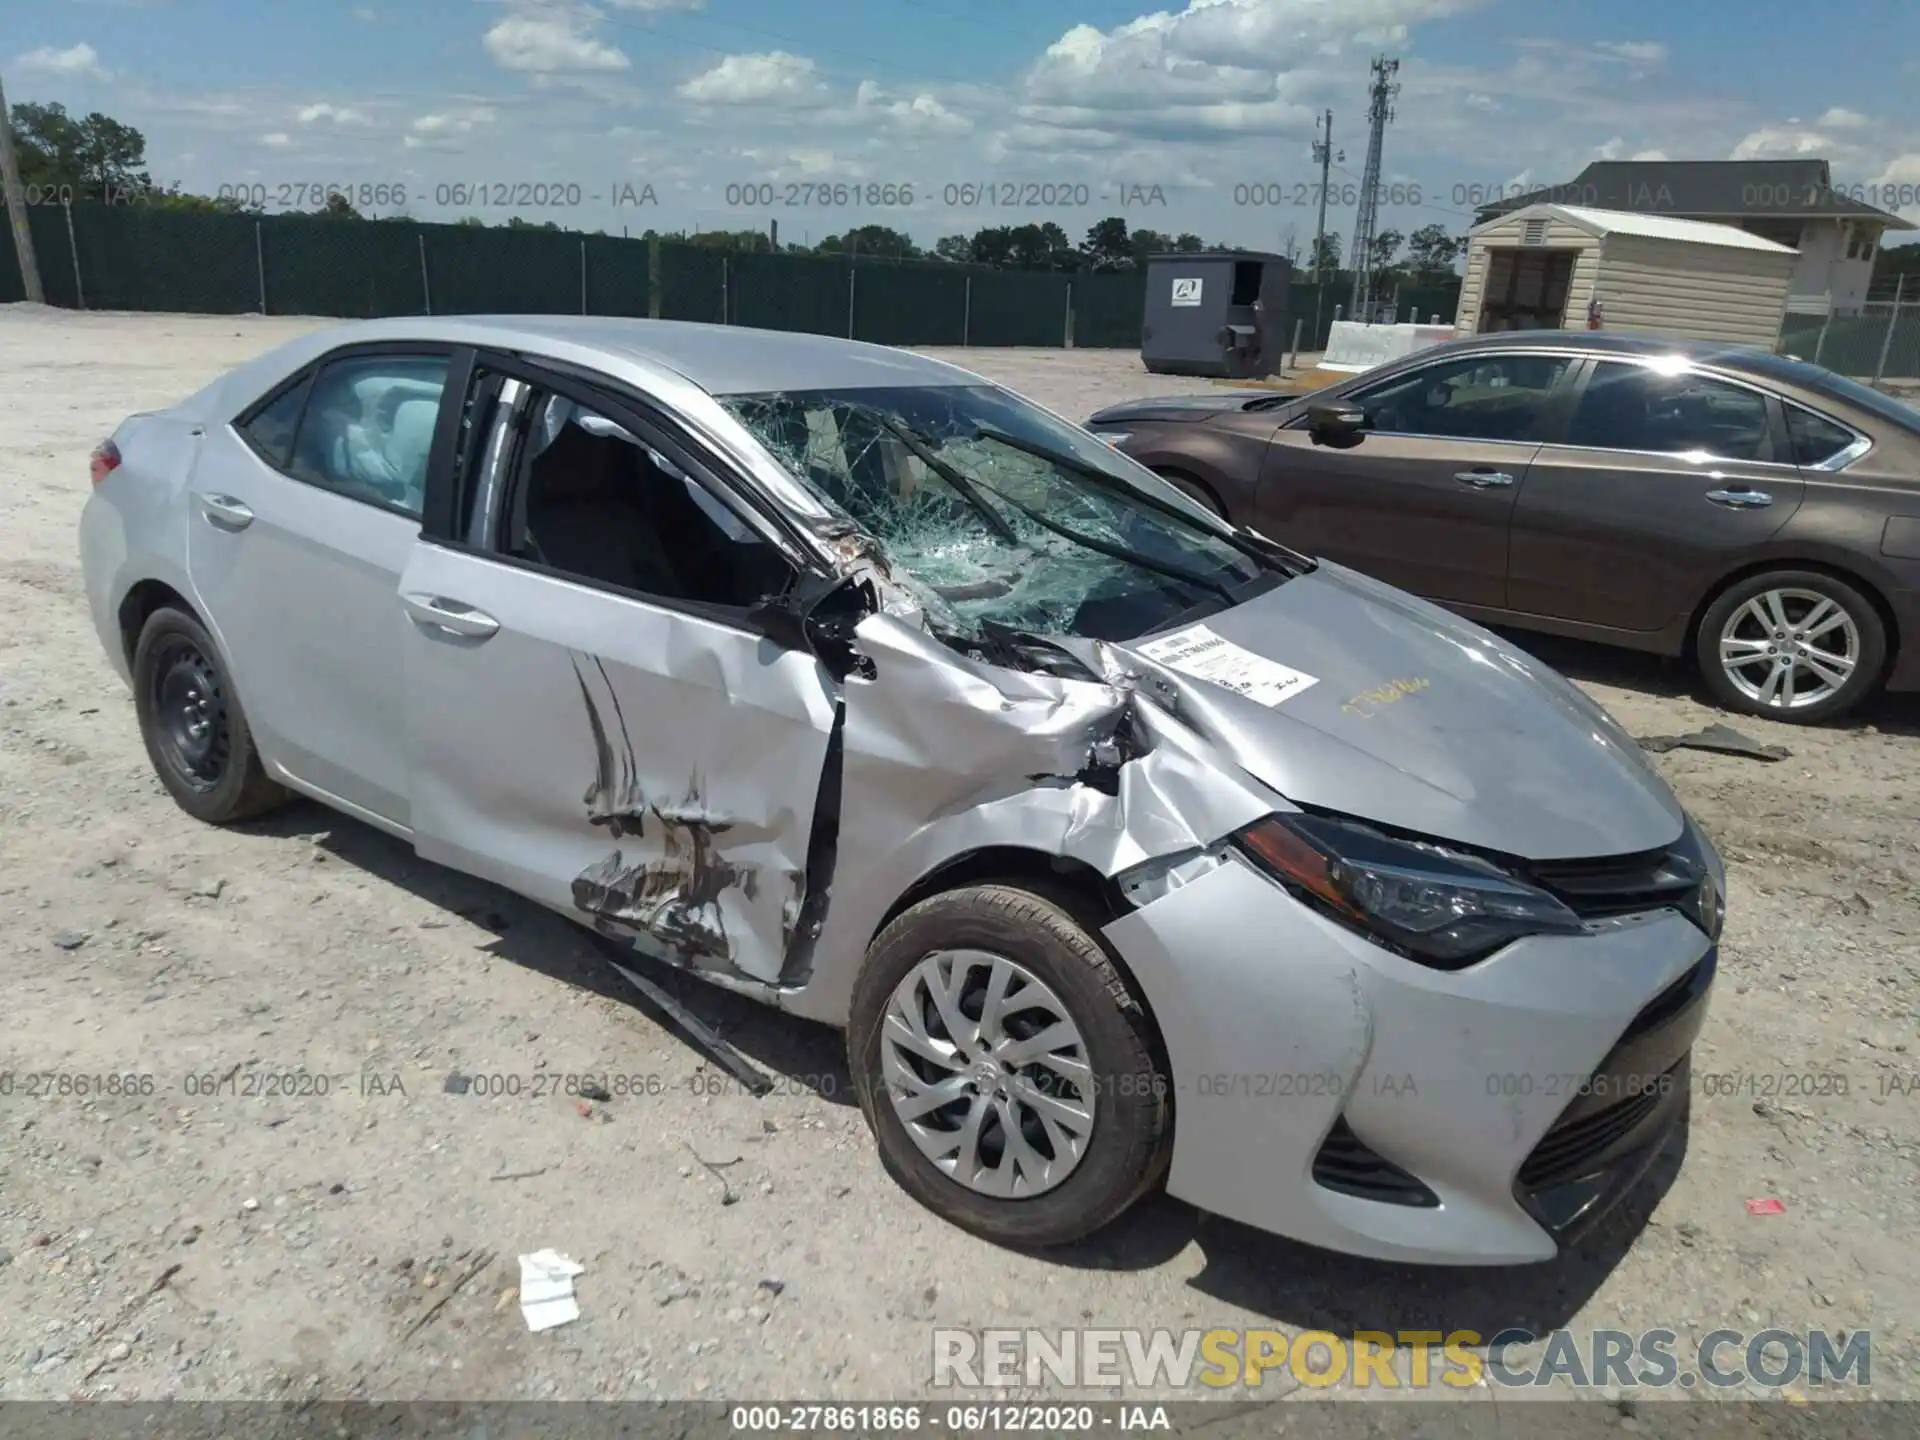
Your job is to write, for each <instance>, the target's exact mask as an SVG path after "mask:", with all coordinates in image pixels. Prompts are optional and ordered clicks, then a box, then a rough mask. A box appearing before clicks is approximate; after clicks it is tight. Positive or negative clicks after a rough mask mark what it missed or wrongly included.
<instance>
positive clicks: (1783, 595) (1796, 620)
mask: <svg viewBox="0 0 1920 1440" xmlns="http://www.w3.org/2000/svg"><path fill="white" fill-rule="evenodd" d="M1776 607H1778V608H1776ZM1816 612H1817V613H1816ZM1842 616H1844V619H1841V618H1839V617H1842ZM1807 619H1813V620H1814V622H1815V625H1816V627H1817V629H1818V630H1819V631H1820V632H1822V633H1820V634H1817V635H1809V634H1808V632H1806V631H1803V630H1796V628H1795V626H1796V625H1797V624H1800V623H1802V622H1804V621H1805V620H1807ZM1782 620H1784V622H1785V623H1784V624H1779V623H1778V622H1780V621H1782ZM1796 637H1803V638H1796ZM1723 643H1724V644H1726V645H1727V646H1729V647H1737V649H1736V650H1734V652H1733V653H1734V656H1735V658H1736V659H1738V658H1739V657H1740V656H1743V655H1744V656H1749V657H1751V658H1749V659H1748V661H1747V663H1745V664H1730V663H1727V662H1725V661H1723V659H1722V648H1723ZM1765 646H1775V647H1776V648H1775V649H1774V650H1768V649H1765V648H1763V647H1765ZM1784 646H1797V647H1800V648H1799V650H1798V652H1797V653H1796V652H1792V651H1789V652H1786V655H1787V657H1788V658H1793V659H1796V660H1797V661H1798V663H1796V664H1793V665H1791V666H1782V665H1781V664H1780V663H1779V661H1780V658H1781V656H1782V651H1781V649H1780V648H1778V647H1784ZM1809 650H1810V651H1812V652H1813V653H1814V654H1816V655H1817V656H1819V657H1820V658H1822V659H1823V660H1824V661H1825V662H1826V663H1824V664H1823V665H1822V666H1821V668H1820V669H1818V670H1816V669H1814V668H1813V667H1812V666H1811V665H1809V664H1807V663H1806V661H1805V660H1804V659H1802V658H1800V657H1801V656H1803V655H1805V654H1806V653H1808V651H1809ZM1769 657H1773V658H1769ZM1837 658H1846V659H1847V660H1848V661H1849V662H1850V663H1849V665H1848V666H1847V668H1846V669H1845V670H1844V671H1842V670H1841V669H1840V668H1839V666H1837V665H1836V664H1835V663H1834V662H1835V660H1836V659H1837ZM1694 659H1695V661H1696V662H1697V663H1698V665H1699V667H1700V675H1701V679H1702V681H1703V682H1704V683H1705V685H1706V688H1707V691H1708V693H1709V694H1710V695H1711V696H1712V697H1713V700H1714V702H1715V703H1716V704H1718V705H1720V706H1721V707H1722V708H1724V709H1727V710H1733V711H1737V712H1738V713H1740V714H1742V715H1758V716H1762V717H1764V718H1766V719H1768V720H1780V721H1784V722H1785V723H1787V724H1789V725H1819V724H1823V723H1825V722H1826V721H1829V720H1835V719H1838V718H1839V717H1840V716H1842V715H1844V714H1846V713H1847V712H1848V711H1849V710H1851V709H1853V708H1854V707H1855V706H1856V705H1858V704H1859V703H1860V702H1861V701H1862V700H1864V699H1866V698H1867V697H1868V696H1869V695H1871V694H1872V693H1873V692H1874V691H1875V690H1876V689H1878V688H1879V685H1880V677H1881V672H1882V671H1883V670H1885V668H1886V662H1887V627H1886V623H1885V622H1884V621H1883V620H1882V619H1881V618H1880V612H1879V610H1878V609H1877V608H1876V607H1875V606H1874V604H1873V602H1872V601H1871V600H1869V599H1868V598H1867V597H1866V596H1865V595H1863V594H1861V592H1860V591H1859V590H1858V589H1857V588H1855V587H1854V586H1852V585H1850V584H1848V583H1847V582H1846V581H1844V580H1841V579H1838V578H1836V577H1835V576H1832V575H1828V574H1825V573H1824V572H1822V571H1818V570H1768V571H1765V572H1763V573H1761V574H1759V575H1749V576H1748V577H1747V578H1746V579H1744V580H1741V581H1739V582H1738V583H1736V584H1733V585H1730V586H1728V587H1727V589H1726V590H1725V591H1724V592H1723V593H1722V594H1721V595H1719V596H1718V597H1717V598H1716V599H1715V600H1714V602H1713V603H1712V604H1711V605H1709V606H1708V607H1707V610H1706V613H1705V614H1704V615H1702V616H1701V617H1700V629H1699V632H1698V634H1697V635H1696V636H1695V637H1694ZM1776 675H1778V676H1779V677H1781V678H1780V679H1779V680H1775V679H1774V677H1775V676H1776ZM1789 675H1790V676H1791V677H1792V683H1793V684H1794V685H1795V687H1796V690H1797V694H1798V696H1799V697H1801V698H1797V699H1796V700H1795V702H1794V703H1793V704H1791V705H1788V704H1786V703H1785V702H1784V696H1785V694H1786V690H1785V685H1784V683H1783V682H1784V680H1785V677H1787V676H1789ZM1836 681H1838V682H1839V683H1835V682H1836ZM1769 682H1772V683H1771V687H1770V685H1769ZM1810 685H1811V686H1814V687H1816V688H1815V689H1814V690H1813V691H1812V692H1811V696H1812V698H1810V699H1809V698H1806V697H1808V696H1809V694H1810V691H1809V686H1810ZM1770 689H1771V693H1770ZM1755 692H1757V693H1755Z"/></svg>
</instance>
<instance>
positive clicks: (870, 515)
mask: <svg viewBox="0 0 1920 1440" xmlns="http://www.w3.org/2000/svg"><path fill="white" fill-rule="evenodd" d="M93 481H94V490H93V494H92V497H91V499H90V501H89V503H88V505H87V507H86V511H85V515H84V519H83V521H82V526H81V550H82V556H83V560H84V565H85V571H86V580H87V590H88V595H89V598H90V602H91V606H92V610H93V615H94V618H95V621H96V624H97V626H98V628H99V632H100V636H101V639H102V641H103V643H104V644H105V646H106V650H107V654H108V656H109V657H110V658H111V660H112V662H113V664H114V665H115V667H116V668H117V669H118V670H119V671H120V672H121V674H122V675H123V676H124V677H125V678H126V679H127V681H128V682H129V684H130V685H131V687H132V690H133V694H134V697H135V700H136V703H137V709H138V714H139V720H140V725H141V729H142V733H143V735H144V737H145V741H146V745H147V749H148V753H149V754H150V756H151V758H152V761H153V765H154V768H155V770H156V771H157V772H158V774H159V776H160V778H161V780H162V781H163V782H164V783H165V785H166V787H167V788H168V790H169V791H171V792H172V794H173V795H174V797H175V798H176V799H177V800H178V802H179V804H180V805H181V807H182V808H183V809H185V810H186V811H187V812H188V813H189V814H191V815H193V816H195V817H197V818H199V819H201V820H204V821H207V822H210V823H215V824H222V823H228V822H233V821H238V820H242V819H245V818H247V817H249V816H254V815H258V814H260V813H262V812H263V811H265V810H267V809H269V808H271V807H273V806H274V805H276V804H279V803H281V802H282V801H284V800H285V799H287V798H288V797H289V796H290V795H293V794H299V795H304V796H309V797H311V798H313V799H316V800H319V801H321V802H323V803H324V804H327V805H329V806H332V807H334V808H335V809H337V810H340V811H343V812H345V813H346V814H348V815H352V816H356V817H358V818H359V819H361V820H363V821H365V822H366V823H368V824H370V825H374V826H377V827H379V828H380V829H382V830H385V831H388V832H390V833H392V834H393V835H396V836H400V837H403V838H405V839H406V840H407V841H409V842H410V843H411V844H412V845H413V846H415V847H416V848H417V850H418V851H419V853H420V854H421V855H423V856H426V857H427V858H429V859H432V860H435V861H439V862H441V863H444V864H446V865H450V866H453V867H456V868H458V869H461V870H464V871H468V872H471V873H473V874H475V875H479V876H484V877H486V878H488V879H491V880H494V881H497V882H499V883H500V884H503V885H505V886H507V887H509V888H511V889H513V890H515V891H517V892H519V893H521V894H523V895H526V896H529V897H531V898H532V899H534V900H536V901H538V902H540V903H542V904H544V905H547V906H550V907H552V908H553V909H554V910H557V911H559V912H560V913H561V914H563V915H566V916H569V917H571V918H573V919H575V920H577V921H579V922H580V923H582V924H584V925H587V926H590V927H592V928H593V929H594V930H596V931H598V932H599V933H600V934H601V935H602V936H605V937H610V938H612V939H615V940H617V941H618V942H620V944H621V945H623V946H631V947H632V949H634V950H636V951H639V952H642V953H644V954H646V955H648V956H651V957H653V958H654V959H655V960H658V961H663V962H666V963H668V964H671V965H675V966H680V967H684V968H686V969H688V970H691V971H693V972H695V973H697V974H699V975H701V976H703V977H705V978H706V979H708V980H710V981H712V982H713V983H714V984H716V985H722V986H725V987H727V988H729V989H732V990H735V991H739V992H742V993H745V994H748V995H752V996H755V997H757V998H759V999H761V1000H764V1001H766V1002H768V1003H769V1004H772V1005H775V1006H778V1007H780V1008H782V1009H785V1010H789V1011H792V1012H794V1013H795V1014H798V1015H804V1016H809V1017H812V1018H814V1019H817V1020H822V1021H826V1022H829V1023H831V1024H834V1025H836V1026H840V1027H843V1028H844V1029H845V1031H846V1033H847V1037H848V1058H849V1065H850V1067H851V1072H852V1075H853V1078H854V1083H855V1086H856V1088H857V1090H858V1092H859V1097H860V1101H861V1105H862V1108H863V1110H864V1112H865V1114H866V1117H867V1119H868V1121H869V1123H870V1125H871V1126H872V1128H873V1131H874V1134H875V1136H876V1138H877V1142H878V1146H879V1150H880V1155H881V1158H882V1160H883V1161H884V1163H885V1165H886V1167H887V1169H888V1170H889V1172H890V1173H891V1174H892V1175H893V1176H894V1177H895V1178H896V1179H897V1180H898V1181H899V1183H900V1184H901V1185H903V1186H904V1187H905V1188H906V1189H907V1190H908V1191H909V1192H911V1193H912V1194H913V1195H914V1196H915V1197H917V1198H918V1199H919V1200H921V1201H922V1202H923V1203H925V1204H926V1205H928V1206H929V1207H930V1208H932V1209H933V1210H935V1211H936V1212H938V1213H939V1214H941V1215H943V1216H945V1217H948V1218H949V1219H951V1220H952V1221H954V1222H956V1223H958V1224H960V1225H962V1226H965V1227H966V1228H968V1229H970V1230H972V1231H974V1232H976V1233H978V1234H981V1235H984V1236H988V1237H991V1238H993V1239H995V1240H999V1241H1002V1242H1006V1243H1012V1244H1021V1245H1045V1244H1058V1243H1062V1242H1067V1241H1071V1240H1074V1239H1076V1238H1078V1237H1081V1236H1084V1235H1086V1234H1089V1233H1090V1232H1092V1231H1095V1230H1097V1229H1099V1228H1100V1227H1102V1226H1104V1225H1106V1224H1107V1223H1108V1222H1110V1221H1112V1220H1113V1219H1115V1218H1116V1217H1117V1216H1119V1215H1120V1214H1121V1213H1122V1212H1123V1211H1125V1210H1126V1209H1127V1208H1128V1207H1129V1206H1130V1205H1131V1204H1132V1203H1133V1202H1134V1201H1135V1200H1137V1199H1138V1198H1139V1197H1141V1196H1142V1195H1143V1194H1145V1193H1147V1192H1149V1191H1150V1190H1153V1189H1155V1188H1157V1187H1159V1186H1162V1185H1164V1186H1165V1188H1166V1189H1167V1190H1169V1191H1170V1192H1171V1193H1172V1194H1174V1195H1175V1196H1178V1197H1181V1198H1183V1199H1185V1200H1187V1201H1190V1202H1192V1203H1193V1204H1194V1205H1196V1206H1199V1207H1202V1208H1203V1209H1206V1210H1209V1211H1212V1212H1216V1213H1218V1214H1221V1215H1226V1216H1230V1217H1233V1218H1235V1219H1237V1220H1241V1221H1244V1222H1246V1223H1249V1224H1252V1225H1255V1226H1259V1227H1262V1228H1265V1229H1267V1230H1271V1231H1275V1232H1278V1233H1281V1234H1284V1235H1288V1236H1291V1237H1294V1238H1296V1239H1299V1240H1302V1241H1306V1242H1310V1243H1313V1244H1316V1245H1322V1246H1327V1247H1331V1248H1333V1249H1337V1250H1343V1251H1349V1252H1355V1253H1359V1254H1364V1255H1369V1256H1376V1257H1382V1258H1390V1259H1400V1260H1411V1261H1429V1262H1443V1263H1501V1262H1524V1261H1536V1260H1544V1259H1547V1258H1550V1257H1552V1256H1554V1255H1555V1254H1556V1253H1558V1252H1559V1251H1560V1249H1561V1247H1563V1246H1564V1245H1566V1244H1568V1243H1571V1242H1572V1240H1573V1239H1575V1238H1576V1237H1577V1236H1578V1234H1579V1233H1580V1232H1581V1231H1582V1229H1583V1228H1584V1227H1586V1226H1589V1225H1591V1224H1592V1223H1593V1222H1594V1221H1595V1220H1596V1219H1597V1218H1598V1217H1599V1216H1600V1215H1602V1214H1604V1213H1606V1212H1607V1211H1608V1210H1609V1208H1610V1207H1612V1205H1613V1204H1614V1202H1615V1201H1617V1200H1618V1199H1619V1198H1620V1197H1621V1196H1622V1195H1623V1194H1624V1193H1625V1192H1626V1191H1627V1190H1628V1189H1629V1188H1630V1187H1632V1186H1633V1185H1634V1184H1635V1183H1636V1182H1637V1181H1638V1180H1639V1179H1640V1177H1641V1176H1642V1175H1643V1174H1644V1173H1645V1172H1646V1170H1647V1169H1648V1167H1649V1165H1650V1164H1651V1162H1652V1160H1653V1158H1654V1157H1655V1155H1656V1153H1657V1152H1658V1151H1659V1150H1660V1149H1661V1148H1662V1147H1663V1146H1664V1145H1665V1144H1667V1142H1668V1141H1669V1140H1671V1139H1673V1138H1674V1137H1675V1134H1676V1131H1677V1130H1678V1128H1679V1126H1680V1122H1681V1120H1682V1118H1683V1116H1684V1113H1685V1108H1686V1099H1687V1094H1688V1090H1689V1081H1688V1057H1689V1052H1690V1050H1691V1046H1692V1043H1693V1040H1694V1037H1695V1035H1696V1033H1697V1032H1698V1030H1699V1027H1700V1025H1701V1023H1702V1020H1703V1018H1704V1014H1705V1009H1706V997H1707V992H1708V989H1709V987H1710V985H1711V983H1712V980H1713V976H1714V970H1715V961H1716V954H1717V949H1716V944H1717V939H1718V936H1719V933H1720V926H1721V918H1722V909H1723V907H1722V901H1721V895H1722V893H1723V885H1724V874H1723V870H1722V866H1721V862H1720V859H1719V857H1718V856H1717V855H1716V854H1715V852H1714V850H1713V848H1712V846H1711V845H1710V844H1709V843H1708V842H1707V840H1706V839H1705V837H1704V836H1703V835H1702V834H1701V833H1700V831H1699V830H1698V829H1697V828H1696V827H1695V826H1694V824H1693V823H1692V822H1691V821H1689V819H1688V818H1687V817H1686V815H1685V814H1684V813H1683V812H1682V810H1681V808H1680V806H1679V804H1678V803H1677V802H1676V801H1675V799H1674V797H1673V795H1672V794H1671V792H1670V791H1669V790H1668V789H1667V787H1666V786H1665V785H1664V784H1663V783H1662V782H1661V780H1660V779H1659V778H1658V777H1657V776H1656V775H1655V774H1654V773H1653V771H1652V770H1651V769H1650V768H1649V767H1648V765H1647V764H1646V762H1645V760H1644V759H1643V757H1642V756H1641V754H1640V753H1639V750H1638V748H1637V747H1636V746H1635V745H1634V743H1633V741H1632V740H1631V738H1630V737H1628V736H1627V735H1626V734H1625V733H1624V732H1623V731H1622V730H1621V729H1620V728H1619V727H1618V725H1617V724H1615V723H1614V722H1613V721H1612V720H1611V719H1610V718H1609V717H1608V716H1607V715H1606V714H1605V713H1604V712H1603V711H1602V710H1601V709H1600V708H1599V707H1597V706H1596V705H1594V704H1593V703H1592V702H1591V701H1589V700H1588V699H1586V698H1585V697H1584V696H1583V695H1582V694H1580V692H1578V691H1577V690H1575V689H1574V688H1573V687H1572V686H1571V685H1569V684H1568V683H1567V682H1566V681H1564V680H1563V679H1561V678H1560V677H1559V676H1557V675H1555V674H1554V673H1553V672H1552V671H1550V670H1547V669H1545V668H1543V667H1542V666H1540V665H1538V664H1537V663H1536V662H1535V661H1533V660H1532V659H1530V658H1529V657H1527V656H1526V655H1524V654H1522V653H1520V652H1518V651H1516V650H1515V649H1513V648H1512V647H1511V646H1509V645H1508V644H1507V643H1506V642H1505V641H1503V640H1501V639H1499V638H1497V637H1495V636H1493V635H1491V634H1489V633H1488V632H1486V631H1484V630H1481V629H1479V628H1477V627H1475V626H1474V625H1472V624H1469V623H1467V622H1465V621H1463V620H1461V619H1458V618H1456V617H1455V616H1453V615H1450V614H1448V613H1446V612H1445V611H1442V610H1440V609H1437V608H1436V607H1434V606H1432V605H1429V604H1426V603H1424V602H1422V601H1419V600H1416V599H1413V598H1411V597H1409V596H1407V595H1405V594H1402V593H1400V592H1398V591H1395V590H1392V589H1390V588H1388V587H1386V586H1383V585H1381V584H1379V583H1376V582H1374V581H1371V580H1368V579H1366V578H1364V577H1362V576H1360V575H1359V574H1357V573H1355V572H1352V571H1349V570H1346V569H1343V568H1341V567H1339V566H1336V565H1333V564H1330V563H1326V562H1316V561H1314V560H1313V559H1311V558H1309V557H1307V556H1303V555H1300V554H1296V553H1294V552H1293V551H1291V550H1289V549H1287V548H1286V547H1285V546H1284V545H1282V544H1279V543H1276V542H1275V541H1273V540H1270V539H1267V538H1265V537H1263V536H1261V535H1258V534H1256V533H1254V532H1252V531H1249V530H1245V529H1236V528H1234V527H1232V526H1230V525H1229V524H1227V523H1226V522H1225V521H1223V520H1221V519H1219V518H1218V517H1216V516H1215V515H1213V514H1211V513H1210V512H1209V511H1207V510H1205V509H1204V508H1202V507H1200V506H1197V505H1196V504H1195V503H1194V502H1192V501H1191V500H1189V499H1188V498H1187V497H1186V496H1185V495H1184V494H1183V493H1182V492H1180V491H1178V490H1177V489H1174V488H1172V487H1170V486H1169V485H1167V484H1165V483H1164V482H1162V481H1160V480H1159V479H1157V478H1156V477H1155V476H1153V475H1152V474H1151V473H1149V472H1148V471H1146V470H1144V469H1142V468H1141V467H1140V466H1138V465H1137V464H1135V463H1134V462H1133V461H1131V460H1129V459H1127V458H1126V457H1125V456H1123V455H1120V454H1118V453H1116V452H1115V451H1114V450H1113V449H1112V448H1111V447H1110V446H1107V445H1105V444H1103V443H1101V442H1100V441H1099V440H1097V439H1095V438H1094V437H1092V436H1090V435H1088V434H1087V433H1086V432H1084V431H1082V430H1080V429H1078V428H1077V427H1075V426H1073V425H1070V424H1068V423H1067V422H1066V421H1064V420H1061V419H1059V418H1058V417H1056V416H1055V415H1053V414H1051V413H1050V412H1048V411H1046V410H1043V409H1041V408H1040V407H1038V406H1036V405H1034V404H1032V403H1030V402H1028V401H1026V400H1024V399H1022V398H1020V397H1018V396H1016V395H1014V394H1011V393H1009V392H1008V391H1006V390H1004V389H1002V388H1000V387H998V386H995V385H993V384H991V383H989V382H987V381H985V380H983V379H981V378H980V377H978V376H976V375H973V374H970V373H967V372H965V371H962V370H959V369H956V368H954V367H952V366H950V365H946V364H942V363H939V362H936V361H934V360H932V359H928V358H924V357H921V356H917V355H913V354H910V353H906V352H902V351H896V350H892V349H887V348H883V347H877V346H870V345H859V344H853V343H849V342H843V341H839V340H833V339H827V338H823V337H818V336H807V335H793V334H770V333H765V332H757V331H750V330H743V329H738V328H728V327H717V326H700V325H684V324H675V323H666V322H647V321H624V320H602V319H590V318H580V319H565V318H546V317H538V318H534V317H507V318H497V319H487V318H448V319H433V320H412V319H409V320H387V321H373V322H366V323H358V324H352V325H346V326H340V327H336V328H332V329H328V330H323V331H321V332H318V333H315V334H312V335H309V336H307V337H305V338H303V339H300V340H297V341H295V342H293V343H291V344H289V345H286V346H284V347H282V348H280V349H278V350H275V351H274V352H272V353H271V354H269V355H267V356H265V357H264V358H262V359H259V360H257V361H255V362H253V363H252V364H249V365H247V366H246V367H244V368H242V369H240V370H238V371H236V372H234V373H233V374H231V375H229V376H228V377H226V378H225V379H223V380H220V381H219V382H217V383H215V384H213V385H211V386H209V387H208V388H206V389H205V390H202V391H201V392H200V393H199V394H197V395H194V396H193V397H191V398H190V399H188V400H185V401H183V402H181V403H180V404H179V405H176V406H174V407H173V408H171V409H169V410H165V411H161V412H158V413H152V414H143V415H137V416H134V417H132V418H130V419H128V420H127V421H125V422H124V423H123V424H122V425H121V426H120V427H119V429H118V430H117V431H116V432H115V434H114V435H113V437H112V438H111V439H110V440H108V441H105V442H103V443H102V445H101V446H100V447H99V449H98V450H96V452H95V453H94V457H93Z"/></svg>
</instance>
